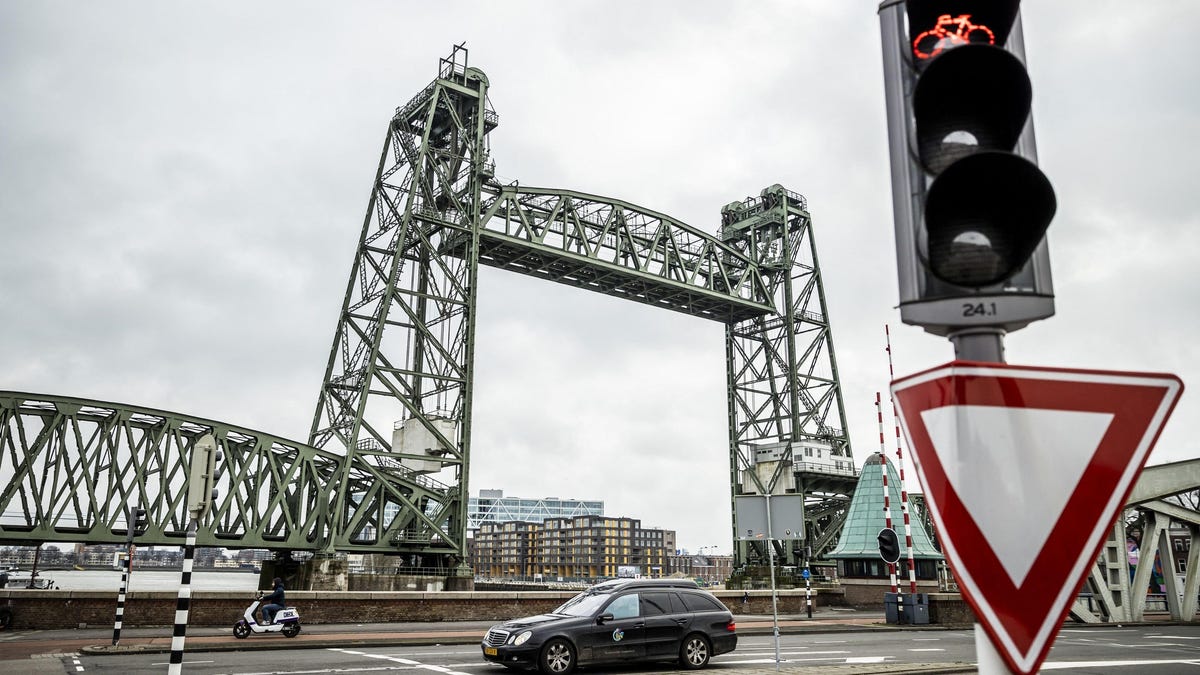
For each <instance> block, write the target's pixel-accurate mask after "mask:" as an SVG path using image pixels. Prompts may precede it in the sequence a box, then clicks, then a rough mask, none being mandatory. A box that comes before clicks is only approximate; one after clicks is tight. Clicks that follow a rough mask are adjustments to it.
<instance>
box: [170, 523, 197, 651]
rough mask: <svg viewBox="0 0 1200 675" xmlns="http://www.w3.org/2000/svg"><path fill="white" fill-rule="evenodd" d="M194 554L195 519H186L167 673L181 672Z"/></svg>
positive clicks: (189, 606)
mask: <svg viewBox="0 0 1200 675" xmlns="http://www.w3.org/2000/svg"><path fill="white" fill-rule="evenodd" d="M195 555H196V519H195V518H191V519H189V520H188V529H187V541H186V542H185V543H184V545H183V574H182V575H181V577H180V579H179V597H178V599H176V601H175V632H174V633H172V634H171V661H170V665H168V666H167V673H169V675H179V674H180V673H182V672H183V643H184V641H185V640H186V639H187V626H188V611H189V610H190V609H191V606H192V559H193V558H194V557H195Z"/></svg>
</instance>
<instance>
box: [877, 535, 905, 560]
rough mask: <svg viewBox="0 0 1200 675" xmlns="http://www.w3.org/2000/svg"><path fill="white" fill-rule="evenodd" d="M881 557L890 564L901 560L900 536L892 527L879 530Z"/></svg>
mask: <svg viewBox="0 0 1200 675" xmlns="http://www.w3.org/2000/svg"><path fill="white" fill-rule="evenodd" d="M879 557H880V558H883V562H885V563H888V564H890V565H894V564H896V563H897V562H899V561H900V537H899V536H897V535H896V531H895V530H893V529H892V528H890V527H885V528H883V529H882V530H880V531H879Z"/></svg>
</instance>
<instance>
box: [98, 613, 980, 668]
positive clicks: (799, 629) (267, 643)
mask: <svg viewBox="0 0 1200 675" xmlns="http://www.w3.org/2000/svg"><path fill="white" fill-rule="evenodd" d="M969 627H970V626H967V625H935V626H897V625H892V624H854V625H840V626H839V625H833V626H830V625H820V626H812V627H807V626H780V627H779V633H780V635H803V634H820V633H874V632H884V631H886V632H897V631H945V630H963V629H964V628H969ZM484 632H485V631H479V632H466V631H457V632H450V631H447V632H445V633H432V632H427V633H422V634H419V635H416V634H414V635H404V634H391V635H387V636H379V637H361V635H362V634H348V633H330V634H326V635H328V637H326V635H321V634H309V635H308V636H305V635H304V634H303V633H301V635H300V637H299V639H295V638H292V639H289V638H285V637H283V636H269V637H261V638H258V639H255V636H253V635H252V636H250V637H249V638H246V639H244V640H236V639H225V638H214V637H198V638H195V639H194V642H189V643H188V644H187V651H189V652H241V651H252V650H281V649H329V648H331V647H347V646H352V647H387V646H393V645H409V646H412V645H469V644H479V642H480V640H482V639H483V634H484ZM773 634H774V632H773V629H772V627H771V626H766V627H760V626H755V627H753V628H744V629H738V635H739V636H743V635H746V636H749V635H755V636H759V635H773ZM335 636H336V637H335ZM306 638H307V639H306ZM157 639H159V640H162V639H164V638H157ZM134 640H136V638H134V639H133V640H130V642H133V641H134ZM216 640H222V641H219V642H218V641H216ZM80 651H81V652H83V653H84V654H91V655H106V654H166V653H170V651H171V645H170V644H169V641H168V642H164V643H157V644H127V645H120V646H116V647H114V646H112V645H95V646H88V647H83V648H82V649H80ZM847 672H854V673H865V672H918V671H895V670H888V671H863V670H854V671H847ZM919 672H926V671H919ZM928 672H938V673H941V672H963V671H961V670H949V671H943V670H938V671H928Z"/></svg>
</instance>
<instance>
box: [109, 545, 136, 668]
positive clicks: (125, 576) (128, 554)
mask: <svg viewBox="0 0 1200 675" xmlns="http://www.w3.org/2000/svg"><path fill="white" fill-rule="evenodd" d="M132 574H133V544H130V545H129V546H127V547H125V567H124V568H122V569H121V590H120V591H119V592H118V593H117V618H116V620H115V621H114V622H113V639H112V643H113V646H114V647H116V646H117V645H118V644H120V642H121V622H122V621H123V620H124V619H125V590H126V589H127V588H128V587H129V577H130V575H132Z"/></svg>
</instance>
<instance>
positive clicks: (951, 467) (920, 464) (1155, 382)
mask: <svg viewBox="0 0 1200 675" xmlns="http://www.w3.org/2000/svg"><path fill="white" fill-rule="evenodd" d="M1182 390H1183V382H1181V381H1180V379H1179V378H1178V377H1175V376H1174V375H1164V374H1151V373H1118V372H1109V371H1091V370H1068V369H1055V368H1034V367H1027V366H1010V365H1006V364H1000V363H973V362H968V361H954V362H951V363H948V364H946V365H944V366H939V367H937V368H933V369H931V370H927V371H925V372H922V373H917V374H916V375H910V376H908V377H904V378H901V379H898V380H896V381H895V382H893V383H892V396H893V398H894V400H895V402H896V407H897V409H898V410H899V413H900V421H901V425H902V426H903V428H904V432H905V435H906V436H907V438H908V442H909V447H910V448H911V449H912V454H913V460H914V463H915V464H916V467H917V472H918V473H919V475H920V479H921V484H922V485H923V486H924V488H925V500H926V501H927V502H928V504H929V507H930V511H931V513H932V515H933V519H934V522H935V523H936V524H937V528H938V532H939V535H940V538H941V540H942V544H943V549H944V552H945V554H946V556H947V558H948V559H949V560H950V564H951V565H952V567H953V570H954V574H955V576H956V578H957V579H958V582H959V587H960V588H961V589H962V593H963V597H964V598H965V599H966V601H967V602H968V604H970V606H971V608H972V609H974V610H975V615H976V616H978V617H979V619H980V620H981V621H982V622H983V624H984V628H985V629H986V630H987V632H988V635H989V637H990V638H991V640H992V644H994V645H995V646H996V650H997V651H998V652H1000V654H1001V655H1002V656H1003V657H1004V659H1005V661H1006V662H1007V664H1008V666H1009V668H1010V669H1011V670H1013V671H1014V672H1020V673H1030V672H1033V671H1036V670H1037V669H1038V668H1039V667H1040V666H1041V663H1042V661H1043V660H1044V659H1045V658H1046V653H1047V652H1049V651H1050V646H1051V645H1052V644H1053V642H1054V636H1055V635H1056V634H1057V633H1058V628H1059V626H1060V625H1061V624H1062V621H1063V619H1064V618H1065V616H1066V614H1067V612H1068V611H1069V610H1070V604H1071V601H1072V599H1073V598H1074V597H1075V594H1076V592H1077V591H1078V589H1079V585H1080V583H1082V581H1083V576H1084V574H1085V573H1086V572H1087V568H1088V565H1089V564H1090V563H1092V562H1093V561H1094V560H1095V558H1096V555H1097V554H1098V552H1099V549H1100V546H1101V545H1103V543H1104V539H1105V536H1106V531H1107V529H1108V527H1109V525H1111V524H1112V521H1113V518H1115V517H1116V515H1117V512H1118V511H1119V510H1120V509H1121V507H1122V505H1123V504H1124V503H1125V499H1126V497H1127V496H1128V495H1129V491H1130V490H1131V489H1132V488H1133V483H1134V479H1135V478H1136V477H1137V475H1138V473H1139V472H1141V470H1142V465H1143V464H1145V462H1146V457H1148V456H1149V454H1150V449H1151V448H1152V447H1153V446H1154V442H1155V441H1156V440H1157V439H1158V435H1159V432H1160V431H1161V430H1162V428H1163V425H1164V423H1165V422H1166V421H1167V417H1168V416H1169V415H1170V414H1171V410H1172V409H1173V408H1174V407H1175V402H1176V401H1177V400H1178V398H1179V394H1180V392H1181V391H1182Z"/></svg>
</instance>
